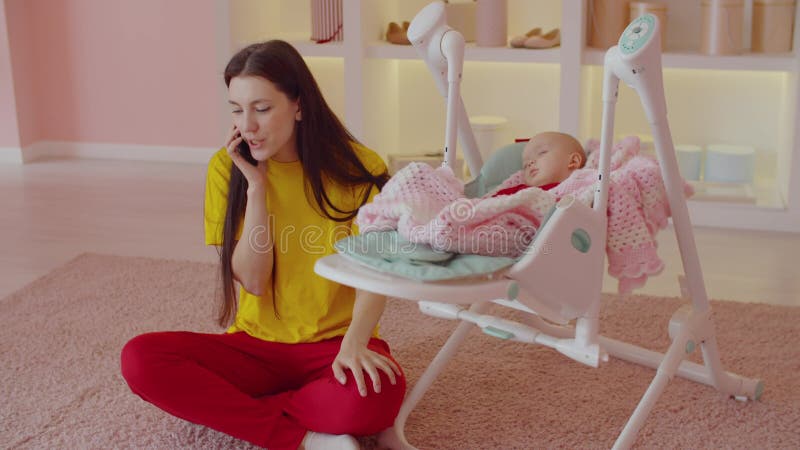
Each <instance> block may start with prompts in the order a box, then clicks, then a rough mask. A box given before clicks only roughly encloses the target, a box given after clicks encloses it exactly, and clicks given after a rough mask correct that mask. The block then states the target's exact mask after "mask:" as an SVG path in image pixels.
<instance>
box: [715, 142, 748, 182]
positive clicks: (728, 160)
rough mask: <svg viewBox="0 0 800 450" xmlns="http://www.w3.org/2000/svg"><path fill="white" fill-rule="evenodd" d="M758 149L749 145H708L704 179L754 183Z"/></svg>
mask: <svg viewBox="0 0 800 450" xmlns="http://www.w3.org/2000/svg"><path fill="white" fill-rule="evenodd" d="M755 156H756V149H755V148H754V147H750V146H747V145H727V144H711V145H709V146H708V147H706V162H705V172H704V174H703V180H704V181H713V182H722V183H752V182H753V171H754V168H755Z"/></svg>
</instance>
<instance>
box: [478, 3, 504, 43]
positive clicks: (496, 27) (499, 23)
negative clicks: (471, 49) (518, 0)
mask: <svg viewBox="0 0 800 450" xmlns="http://www.w3.org/2000/svg"><path fill="white" fill-rule="evenodd" d="M507 43H508V2H507V1H506V0H478V4H477V5H476V12H475V44H476V45H478V46H480V47H505V46H506V44H507Z"/></svg>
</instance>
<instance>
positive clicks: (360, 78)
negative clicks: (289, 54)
mask: <svg viewBox="0 0 800 450" xmlns="http://www.w3.org/2000/svg"><path fill="white" fill-rule="evenodd" d="M218 2H220V3H219V5H220V6H219V10H220V14H219V19H218V27H219V29H218V36H219V41H220V45H219V47H220V49H221V52H220V66H224V63H225V62H226V61H227V59H228V58H229V57H230V55H231V54H232V53H233V52H234V51H235V50H236V49H238V48H240V47H242V46H244V45H245V44H248V43H251V42H257V41H261V40H267V39H276V38H277V39H284V40H287V41H289V42H291V43H292V44H293V45H294V46H295V47H296V48H297V49H298V50H299V51H300V52H301V53H302V54H303V55H304V56H305V57H306V60H307V61H308V63H309V66H310V67H311V69H312V71H313V72H314V74H315V76H316V78H317V81H318V82H319V83H320V85H321V88H322V90H323V92H324V93H325V95H326V98H328V101H329V103H330V104H331V105H332V107H333V109H334V111H336V113H337V114H338V115H339V116H340V117H341V118H342V119H343V120H344V122H345V123H346V124H347V126H348V127H349V128H350V130H351V131H352V132H353V133H354V134H355V135H356V136H357V137H358V138H359V139H361V140H362V141H363V142H364V143H365V144H367V145H368V146H370V147H371V148H373V149H375V150H376V151H378V152H379V153H381V154H382V155H383V156H384V157H387V156H388V154H397V153H400V154H418V153H427V152H431V151H435V150H436V149H439V148H440V147H441V145H442V140H443V136H444V119H445V117H444V110H445V106H444V100H443V99H442V98H441V96H440V95H439V94H438V92H437V91H436V88H435V86H434V83H433V79H432V78H431V77H430V75H429V74H428V72H427V69H426V68H425V66H424V65H423V63H422V62H421V61H420V60H419V59H418V58H417V57H416V54H415V53H414V51H413V49H412V48H411V47H410V46H399V45H393V44H389V43H387V42H386V41H385V40H383V34H384V33H385V31H386V28H387V26H388V24H389V22H398V23H399V22H401V21H403V20H407V21H410V20H411V19H412V18H413V17H414V15H415V14H416V12H417V11H419V10H420V9H421V8H422V7H423V6H425V5H426V4H427V3H429V0H345V1H344V10H343V13H344V28H343V29H344V41H342V42H331V43H326V44H316V43H313V42H311V41H310V40H309V39H308V38H309V36H310V35H311V31H310V30H311V25H310V24H311V15H310V2H308V1H303V2H298V1H296V0H218ZM508 8H509V22H508V32H509V35H511V36H513V35H517V34H522V33H524V32H526V31H527V30H529V29H530V28H533V27H534V26H539V27H542V28H543V29H544V31H547V30H549V29H552V28H557V27H558V28H561V33H562V43H561V46H560V47H557V48H554V49H548V50H527V49H512V48H486V47H476V46H474V45H472V44H470V45H468V48H467V51H466V53H465V60H466V62H465V68H464V79H463V82H462V95H463V97H464V103H465V105H466V107H467V110H468V111H469V113H470V114H471V115H485V114H491V115H501V116H504V117H506V118H507V119H508V120H509V126H508V131H509V133H508V137H509V139H511V138H513V137H526V136H530V135H532V134H534V133H536V132H539V131H543V130H554V129H557V130H560V131H563V132H566V133H570V134H573V135H575V136H576V137H578V138H579V139H581V140H586V139H588V138H591V137H597V136H599V129H600V102H601V84H600V81H601V79H602V62H603V55H604V51H603V50H597V49H592V48H588V47H587V46H586V44H585V42H586V36H585V35H586V32H585V29H586V26H585V23H586V20H587V18H586V14H587V10H588V8H587V0H561V1H557V0H508ZM669 8H670V12H669V20H668V27H667V39H666V48H667V50H666V51H665V53H664V55H663V59H662V61H663V65H664V72H665V89H666V94H667V99H668V105H667V106H668V110H669V118H670V126H671V129H672V132H673V138H674V140H675V142H676V143H692V144H699V145H705V144H709V143H714V142H723V143H732V144H747V145H752V146H755V147H756V148H757V149H758V152H757V153H758V157H757V158H758V161H757V167H756V180H755V184H754V192H756V197H757V198H756V202H755V203H751V204H737V203H731V202H726V201H719V202H715V201H708V200H703V201H699V200H697V201H690V205H689V207H690V211H691V214H692V220H693V223H695V224H697V225H701V226H718V227H725V228H744V229H762V230H774V231H800V139H798V135H797V131H796V130H800V58H799V57H798V52H792V53H788V54H778V55H758V54H744V55H738V56H708V55H703V54H700V53H699V52H697V51H696V50H693V49H695V48H697V47H698V46H699V34H700V24H699V21H700V6H699V2H697V1H694V0H672V1H670V2H669ZM795 23H796V24H798V23H800V15H799V16H798V17H796V20H795ZM797 28H798V27H797V26H795V36H794V48H795V49H797V48H798V47H800V33H798V32H797ZM748 39H749V38H748V37H747V36H746V41H747V40H748ZM223 95H224V93H223ZM220 104H221V105H223V104H224V101H223V102H220ZM617 109H618V112H617V119H616V124H617V125H616V131H617V132H618V133H619V134H623V135H624V134H649V130H648V124H647V123H646V120H644V119H643V113H642V110H641V106H640V105H639V100H638V98H637V96H636V95H635V93H633V92H632V91H630V90H629V89H627V88H622V89H621V92H620V103H619V105H618V108H617ZM224 114H226V117H227V112H225V113H224Z"/></svg>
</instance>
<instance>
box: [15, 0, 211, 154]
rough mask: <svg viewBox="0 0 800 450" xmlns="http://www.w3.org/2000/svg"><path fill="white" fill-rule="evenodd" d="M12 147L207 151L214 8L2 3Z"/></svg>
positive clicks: (155, 1) (189, 1) (193, 2)
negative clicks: (98, 145)
mask: <svg viewBox="0 0 800 450" xmlns="http://www.w3.org/2000/svg"><path fill="white" fill-rule="evenodd" d="M5 2H6V9H7V16H8V19H9V20H8V27H9V39H10V42H11V57H12V64H13V69H14V79H15V86H16V92H17V109H18V111H17V112H18V117H19V121H20V126H19V128H20V132H21V133H20V134H21V141H22V145H23V146H25V145H29V144H30V143H32V142H36V141H39V140H48V141H79V142H105V143H133V144H144V145H169V146H172V145H175V146H200V147H214V146H217V145H220V143H219V142H216V141H217V140H219V130H220V129H221V128H220V124H219V123H218V122H219V117H220V115H219V111H220V108H222V105H221V101H222V99H221V98H220V96H219V95H220V94H219V93H220V84H221V83H222V79H221V75H220V74H221V73H222V67H217V66H218V63H217V60H218V58H217V54H216V48H217V47H216V35H217V32H218V31H217V30H216V24H215V20H216V19H215V17H214V12H215V4H214V0H169V1H164V0H134V1H131V0H57V1H52V0H5Z"/></svg>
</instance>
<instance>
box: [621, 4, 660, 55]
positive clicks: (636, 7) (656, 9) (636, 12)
mask: <svg viewBox="0 0 800 450" xmlns="http://www.w3.org/2000/svg"><path fill="white" fill-rule="evenodd" d="M629 8H630V17H629V20H630V21H631V22H633V20H634V19H636V18H637V17H639V16H641V15H643V14H652V15H654V16H656V17H658V23H659V25H660V27H661V28H660V29H661V32H660V33H659V34H660V35H661V50H662V51H663V50H664V45H665V43H666V41H667V4H666V3H660V2H631V3H630V6H629Z"/></svg>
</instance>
